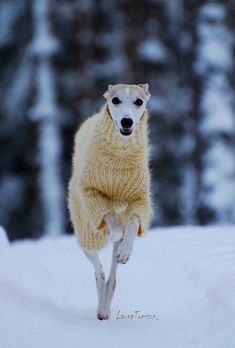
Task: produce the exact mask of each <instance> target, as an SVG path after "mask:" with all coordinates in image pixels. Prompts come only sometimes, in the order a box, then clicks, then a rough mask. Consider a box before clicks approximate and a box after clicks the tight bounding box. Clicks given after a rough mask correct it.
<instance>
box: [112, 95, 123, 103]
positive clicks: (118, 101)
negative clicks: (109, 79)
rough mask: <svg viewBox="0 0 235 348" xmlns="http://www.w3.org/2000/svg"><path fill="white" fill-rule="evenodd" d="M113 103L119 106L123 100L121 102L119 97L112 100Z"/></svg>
mask: <svg viewBox="0 0 235 348" xmlns="http://www.w3.org/2000/svg"><path fill="white" fill-rule="evenodd" d="M112 103H113V104H114V105H117V104H120V103H121V100H120V99H119V98H118V97H114V98H113V99H112Z"/></svg>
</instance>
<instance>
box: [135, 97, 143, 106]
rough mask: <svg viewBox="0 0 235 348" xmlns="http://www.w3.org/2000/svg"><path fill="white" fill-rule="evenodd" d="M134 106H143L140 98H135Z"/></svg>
mask: <svg viewBox="0 0 235 348" xmlns="http://www.w3.org/2000/svg"><path fill="white" fill-rule="evenodd" d="M134 104H135V105H137V106H141V105H142V104H143V100H142V99H140V98H137V99H136V101H135V102H134Z"/></svg>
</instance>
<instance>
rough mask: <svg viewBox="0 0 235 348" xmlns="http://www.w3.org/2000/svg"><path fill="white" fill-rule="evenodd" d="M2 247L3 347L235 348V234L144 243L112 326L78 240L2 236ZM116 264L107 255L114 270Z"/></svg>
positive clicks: (195, 231) (154, 236) (174, 234)
mask: <svg viewBox="0 0 235 348" xmlns="http://www.w3.org/2000/svg"><path fill="white" fill-rule="evenodd" d="M0 248H1V252H0V347H1V348H31V347H34V348H41V347H42V348H45V347H50V348H65V347H66V348H67V347H68V348H73V347H76V348H77V347H81V348H86V347H98V348H99V347H102V348H106V347H107V348H110V347H112V348H116V347H137V348H138V347H144V348H149V347H151V348H162V347H166V348H184V347H199V348H210V347H211V348H212V347H213V348H216V347H218V348H219V347H223V348H230V347H231V348H234V347H235V227H210V228H199V227H198V228H197V227H194V228H191V227H188V228H183V227H178V228H167V229H163V228H159V229H155V230H152V231H151V232H149V234H148V235H147V236H146V237H143V238H140V239H138V240H137V241H136V243H135V248H134V252H133V255H132V258H131V260H130V261H129V263H128V264H126V265H120V266H119V269H118V277H117V289H116V293H115V298H114V301H113V306H112V318H111V319H110V320H109V321H99V320H97V319H96V301H97V299H96V288H95V278H94V272H93V268H92V266H91V265H90V264H89V262H88V261H87V259H86V258H85V256H84V255H83V253H82V252H81V250H80V249H79V248H78V246H77V244H76V241H75V237H74V236H72V237H71V236H70V237H68V236H64V237H63V236H61V237H50V238H49V237H48V238H44V239H41V240H40V241H38V242H35V241H23V242H16V243H13V244H7V243H6V241H5V240H4V236H3V232H2V231H0ZM110 255H111V248H110V247H108V248H107V249H106V250H104V251H103V252H102V253H101V259H102V261H103V263H104V266H105V267H104V268H105V270H107V268H108V265H109V262H108V261H109V256H110ZM118 311H120V313H119V317H120V316H121V315H124V314H125V315H131V314H134V316H135V311H140V314H149V315H154V314H155V315H156V317H157V319H138V318H134V319H117V316H118Z"/></svg>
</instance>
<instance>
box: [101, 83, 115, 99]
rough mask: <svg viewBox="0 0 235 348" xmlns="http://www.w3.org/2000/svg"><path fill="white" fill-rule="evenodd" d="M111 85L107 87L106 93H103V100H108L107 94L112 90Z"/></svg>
mask: <svg viewBox="0 0 235 348" xmlns="http://www.w3.org/2000/svg"><path fill="white" fill-rule="evenodd" d="M112 87H113V85H108V90H107V91H106V92H104V94H103V96H104V97H105V99H108V96H109V93H110V91H111V89H112Z"/></svg>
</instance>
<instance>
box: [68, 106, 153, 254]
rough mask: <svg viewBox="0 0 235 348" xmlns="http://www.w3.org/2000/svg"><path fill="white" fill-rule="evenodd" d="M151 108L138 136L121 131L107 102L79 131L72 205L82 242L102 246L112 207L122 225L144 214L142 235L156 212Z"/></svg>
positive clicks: (104, 241) (70, 192) (136, 133)
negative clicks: (150, 150) (152, 184)
mask: <svg viewBox="0 0 235 348" xmlns="http://www.w3.org/2000/svg"><path fill="white" fill-rule="evenodd" d="M147 118H148V115H147V112H145V113H144V114H143V116H142V117H141V121H140V124H139V125H138V126H137V129H136V130H135V134H133V137H130V138H127V139H125V138H124V137H121V136H120V134H119V131H118V129H117V128H116V126H115V124H114V123H113V121H112V119H111V118H110V115H109V114H108V110H107V106H106V105H105V106H104V107H103V108H102V109H101V111H100V112H99V113H97V114H95V115H93V116H92V117H90V118H88V119H87V120H86V121H85V122H84V123H83V124H82V125H81V127H80V129H79V130H78V132H77V134H76V136H75V147H74V155H73V173H72V178H71V180H70V182H69V195H68V206H69V212H70V217H71V221H72V224H73V227H74V230H75V232H76V234H77V236H78V241H79V243H80V245H81V246H82V247H83V248H86V249H93V250H97V249H101V248H103V247H104V246H105V245H106V243H107V235H108V230H107V226H106V223H105V221H104V219H103V217H104V215H105V214H107V213H109V212H111V213H113V214H115V216H116V218H117V220H118V221H119V223H120V224H121V226H122V228H123V227H124V226H125V224H126V223H127V221H128V220H129V219H130V217H132V216H137V217H138V218H139V220H140V227H139V231H138V236H141V235H143V234H144V233H145V231H146V230H147V229H148V226H149V222H150V219H151V216H152V208H151V197H150V172H149V166H148V159H149V158H148V157H149V153H148V129H147Z"/></svg>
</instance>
